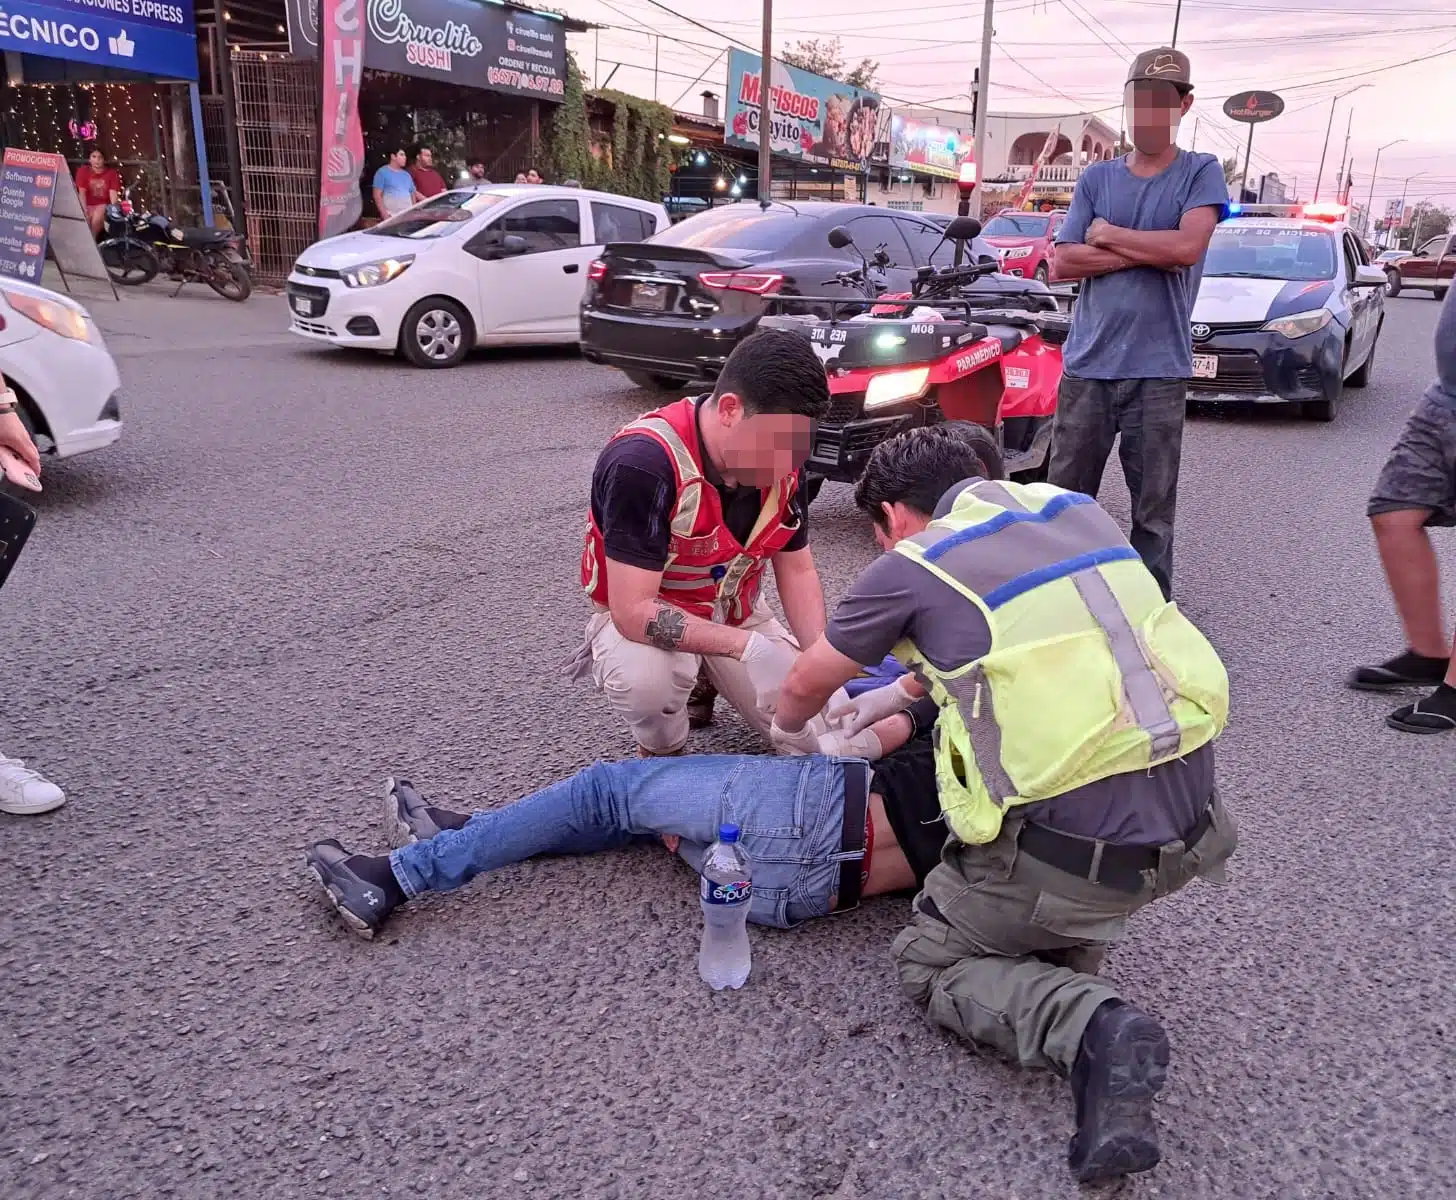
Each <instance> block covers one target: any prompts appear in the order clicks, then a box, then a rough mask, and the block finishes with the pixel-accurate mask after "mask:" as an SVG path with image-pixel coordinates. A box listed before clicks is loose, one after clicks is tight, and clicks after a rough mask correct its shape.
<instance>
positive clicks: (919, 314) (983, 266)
mask: <svg viewBox="0 0 1456 1200" xmlns="http://www.w3.org/2000/svg"><path fill="white" fill-rule="evenodd" d="M979 232H980V222H978V221H976V220H974V219H972V218H969V217H960V218H957V219H956V220H954V221H952V222H951V223H950V226H949V227H948V228H947V230H946V234H945V239H946V240H950V241H960V242H962V243H963V245H964V244H967V243H969V242H970V241H971V240H972V239H973V238H975V237H976V235H977V234H978V233H979ZM829 243H830V245H832V246H834V247H835V248H836V249H845V248H853V249H855V250H857V251H859V254H860V260H861V263H862V265H861V266H860V267H858V268H856V269H854V270H852V271H841V272H839V273H838V274H837V275H836V277H835V278H834V279H833V280H825V281H824V282H825V284H826V285H828V284H830V283H837V284H839V285H840V286H841V287H842V288H858V289H859V290H860V292H861V293H862V298H856V299H843V298H839V297H835V298H832V299H831V298H828V297H802V296H800V297H794V298H793V301H792V304H793V307H794V308H796V309H800V310H802V309H803V308H804V307H806V306H807V307H808V308H809V310H810V311H809V312H808V313H804V312H802V311H799V312H792V313H791V312H783V313H779V314H773V315H770V316H766V317H764V318H763V320H762V321H761V322H760V324H761V325H763V326H766V327H769V328H781V329H784V328H787V329H795V330H798V331H800V332H802V333H804V334H806V335H807V336H808V338H809V341H810V342H811V343H812V344H813V346H814V348H815V351H816V353H818V355H819V357H820V359H821V360H823V362H824V366H825V370H826V372H827V374H828V378H829V392H830V396H831V404H830V409H829V414H828V416H827V417H826V418H825V419H823V420H821V421H820V422H818V424H817V425H816V427H815V432H814V445H813V448H812V450H811V452H810V456H809V461H808V462H807V463H806V465H805V472H806V475H807V476H808V478H809V483H808V490H809V498H810V499H811V500H812V499H813V497H814V495H816V494H817V493H818V490H819V486H820V484H821V482H822V480H823V479H826V478H827V479H835V480H839V481H842V482H852V481H853V480H855V479H857V478H858V477H859V475H860V473H861V472H862V471H863V470H864V465H865V462H866V460H868V458H869V456H870V452H871V451H873V450H874V448H875V447H876V446H878V445H879V444H880V443H881V442H882V441H884V440H885V439H886V438H889V437H892V436H894V435H895V434H897V433H900V432H902V431H903V430H906V429H912V428H915V427H917V426H920V425H932V424H937V423H939V422H942V421H972V422H975V423H976V424H978V425H982V426H985V427H986V428H987V429H989V430H992V431H993V432H994V433H995V435H996V438H997V442H998V444H999V445H1000V446H1001V448H1002V452H1003V454H1004V455H1005V460H1006V471H1007V474H1008V475H1011V476H1013V477H1016V478H1019V479H1021V480H1023V481H1030V480H1035V479H1044V478H1045V477H1046V469H1047V466H1048V463H1049V460H1050V456H1051V435H1052V424H1053V420H1054V417H1055V415H1056V405H1057V388H1058V386H1059V385H1060V383H1061V378H1062V350H1061V347H1062V343H1063V342H1065V341H1066V337H1067V333H1068V331H1069V330H1070V328H1071V320H1070V318H1069V317H1067V316H1066V315H1065V314H1063V313H1061V312H1059V311H1056V301H1055V299H1054V298H1053V297H1052V296H1051V293H1050V292H1049V291H1047V292H1046V297H1045V299H1043V298H1042V296H1041V292H1040V291H1038V292H1037V293H1036V295H1034V296H1031V295H1028V296H1026V297H1025V298H1023V297H1022V296H1019V295H1016V293H1024V292H1026V291H1027V288H1026V284H1027V281H1024V280H1019V279H1018V280H1015V281H1014V284H1015V286H1014V288H1010V289H1008V288H1006V287H1003V286H1001V284H1002V282H1003V281H1004V277H1003V278H1002V280H996V279H994V278H993V277H995V276H996V274H997V271H998V267H999V263H998V262H997V261H996V260H995V259H993V258H990V257H986V258H983V259H982V260H980V261H977V262H972V263H967V264H965V265H962V266H950V267H940V268H937V267H933V266H925V267H921V268H920V269H919V271H918V272H917V273H916V278H915V282H914V286H913V288H912V290H911V291H910V292H909V293H896V294H889V293H887V292H886V291H885V287H884V284H883V283H882V282H881V281H880V280H878V279H876V278H875V273H876V271H877V269H880V268H882V267H883V265H884V261H887V260H885V259H884V257H883V256H882V255H880V254H879V253H878V252H876V254H874V255H871V256H866V255H865V254H864V252H863V251H862V250H860V249H859V247H857V246H855V245H854V241H853V238H852V237H851V236H850V234H849V232H848V231H847V230H845V229H843V228H838V227H836V228H835V229H832V230H830V232H829ZM988 284H989V285H991V286H989V287H988V286H987V285H988ZM1036 286H1037V288H1039V289H1041V291H1045V289H1044V288H1042V286H1041V285H1039V284H1038V285H1036ZM1013 297H1014V298H1013ZM1028 299H1029V300H1030V301H1031V303H1030V304H1027V303H1026V300H1028ZM1008 301H1010V303H1009V304H1008ZM1013 305H1014V306H1013Z"/></svg>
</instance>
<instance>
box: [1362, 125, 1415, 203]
mask: <svg viewBox="0 0 1456 1200" xmlns="http://www.w3.org/2000/svg"><path fill="white" fill-rule="evenodd" d="M1405 140H1406V139H1405V138H1396V139H1395V141H1393V142H1386V143H1385V145H1383V146H1381V147H1380V149H1378V150H1376V151H1375V165H1374V166H1373V167H1371V168H1370V196H1369V198H1368V199H1367V200H1366V201H1365V213H1366V219H1367V220H1369V221H1373V220H1374V219H1375V177H1376V176H1377V175H1378V174H1380V152H1381V150H1389V149H1390V148H1391V147H1392V146H1398V145H1400V144H1401V142H1403V141H1405Z"/></svg>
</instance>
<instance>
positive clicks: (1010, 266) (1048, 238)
mask: <svg viewBox="0 0 1456 1200" xmlns="http://www.w3.org/2000/svg"><path fill="white" fill-rule="evenodd" d="M1066 219H1067V214H1066V211H1065V210H1062V209H1059V210H1057V211H1055V212H1035V213H1032V212H1008V211H1002V212H999V213H997V214H996V215H995V216H994V217H992V218H991V219H990V220H989V221H987V222H986V227H985V229H983V230H982V231H981V237H982V238H983V239H985V240H986V241H987V242H989V243H990V244H991V245H992V246H993V247H995V250H996V253H997V254H998V255H1000V257H1001V271H1002V273H1003V274H1006V275H1017V276H1020V277H1022V278H1025V279H1035V280H1037V281H1038V282H1040V283H1046V281H1047V279H1048V278H1049V277H1050V275H1051V273H1052V268H1051V256H1052V243H1053V242H1055V241H1056V240H1057V234H1058V233H1059V232H1060V231H1061V228H1062V222H1063V221H1065V220H1066Z"/></svg>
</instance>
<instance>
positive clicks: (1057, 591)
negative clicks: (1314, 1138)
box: [772, 423, 1237, 1182]
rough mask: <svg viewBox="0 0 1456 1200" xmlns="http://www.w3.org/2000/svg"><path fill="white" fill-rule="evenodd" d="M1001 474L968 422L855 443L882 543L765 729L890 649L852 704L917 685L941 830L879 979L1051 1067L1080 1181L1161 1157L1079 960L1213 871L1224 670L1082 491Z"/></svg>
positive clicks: (881, 710) (1219, 816) (1138, 1058)
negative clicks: (887, 662)
mask: <svg viewBox="0 0 1456 1200" xmlns="http://www.w3.org/2000/svg"><path fill="white" fill-rule="evenodd" d="M1001 474H1002V471H1001V462H1000V458H999V454H998V453H997V450H996V445H995V443H994V441H992V440H991V438H990V436H989V435H988V434H987V433H986V431H985V430H982V429H979V428H977V427H973V426H964V425H959V424H956V423H953V424H948V425H942V426H929V427H925V428H920V429H914V430H911V431H909V432H907V433H902V434H899V435H898V436H896V437H894V438H891V439H889V440H887V441H885V442H883V443H881V444H880V445H879V446H878V447H876V448H875V450H874V452H873V453H872V454H871V456H870V458H869V461H868V463H867V464H866V466H865V470H864V474H863V476H862V477H861V478H860V481H859V483H858V484H857V486H856V488H855V503H856V504H857V505H858V506H859V507H860V508H861V509H863V510H864V511H865V512H866V513H868V514H869V515H870V517H871V518H872V520H873V521H874V525H875V537H876V538H877V540H878V541H879V543H880V545H881V546H882V547H884V548H885V549H886V550H888V551H890V552H889V553H887V554H885V555H883V556H882V557H881V558H879V559H877V560H876V561H875V562H874V563H872V564H871V565H870V566H869V567H868V568H867V569H866V570H865V571H864V572H863V573H862V574H861V575H860V577H859V579H858V580H856V582H855V583H854V585H853V586H852V587H851V589H850V592H849V594H848V596H847V597H846V598H845V599H844V600H843V601H842V602H841V603H840V604H839V606H838V607H837V609H836V610H835V613H834V617H833V619H832V620H831V621H830V622H829V626H828V629H827V630H826V633H825V636H824V637H823V638H822V639H821V640H820V641H818V642H817V643H815V644H814V645H813V646H811V647H809V648H808V649H807V650H806V651H805V652H804V653H803V654H802V655H800V657H799V660H798V662H797V663H795V665H794V668H793V670H792V671H790V672H789V675H788V678H787V679H785V681H784V683H783V686H782V687H781V688H780V691H779V700H778V705H777V709H776V712H775V717H774V724H773V728H772V736H773V738H774V741H775V743H776V744H777V745H778V746H779V747H780V749H782V750H786V751H789V752H792V751H794V750H798V749H812V748H813V746H812V738H809V737H807V736H806V734H805V730H806V729H807V728H808V726H807V725H806V722H807V721H808V720H809V718H810V717H811V716H813V715H814V714H817V713H818V712H819V711H820V708H821V706H822V705H823V703H824V700H825V698H826V697H828V696H829V695H830V694H831V693H832V692H834V691H835V690H836V689H838V688H840V687H842V686H843V685H844V684H845V682H846V681H847V680H849V679H852V678H853V677H855V676H856V675H857V674H859V672H860V671H861V670H862V668H863V667H865V666H870V665H873V664H879V663H880V662H881V661H882V659H883V658H884V656H885V655H886V654H887V653H889V652H891V651H892V650H893V651H894V653H895V657H896V658H898V659H899V660H900V661H901V662H904V663H905V664H906V665H908V666H910V667H911V668H912V670H913V671H914V672H915V674H916V675H917V676H918V683H914V684H911V683H908V682H902V683H897V684H895V685H893V686H891V687H885V688H880V689H876V690H874V691H870V692H867V693H864V695H862V696H860V697H858V698H856V699H855V700H854V701H853V706H854V707H856V708H858V709H861V710H863V711H862V712H861V713H860V720H870V719H874V720H884V719H885V715H886V709H887V707H888V706H892V705H894V704H906V705H908V704H909V703H911V701H912V697H913V695H914V694H915V693H916V692H918V691H920V690H921V688H922V687H923V686H926V685H928V687H929V689H930V693H931V695H932V697H933V698H934V700H935V701H936V703H937V705H938V706H939V715H938V717H937V720H936V728H935V758H936V762H935V776H934V777H935V780H936V785H937V795H936V797H935V798H934V799H933V800H931V801H930V803H931V804H933V805H934V808H935V811H936V812H937V814H939V813H941V812H943V813H944V819H945V823H946V826H947V828H948V831H949V836H948V838H947V841H946V844H945V848H944V852H943V854H942V856H941V861H940V862H939V863H937V864H936V865H935V866H934V867H933V868H932V869H931V870H930V872H929V874H928V875H927V876H926V878H925V883H924V886H923V888H922V889H921V891H920V893H919V895H918V896H917V897H916V899H915V905H914V923H913V924H912V925H911V926H910V928H908V929H906V930H905V931H904V932H902V933H901V934H900V936H899V937H898V938H896V940H895V944H894V946H893V948H892V954H893V956H894V959H895V963H896V966H897V969H898V971H899V975H900V982H901V986H902V987H903V989H904V991H905V993H906V995H907V996H909V997H910V998H911V999H912V1000H914V1001H915V1002H916V1003H918V1004H923V1005H925V1007H926V1010H927V1015H928V1016H929V1018H930V1019H931V1020H932V1021H934V1022H935V1023H936V1024H938V1025H941V1026H944V1027H945V1028H947V1029H950V1030H952V1031H953V1032H955V1033H957V1034H959V1035H961V1036H962V1037H965V1038H967V1039H969V1040H971V1041H973V1042H975V1043H976V1044H978V1045H980V1046H984V1047H986V1048H988V1049H991V1050H995V1051H998V1052H1000V1053H1001V1054H1003V1055H1005V1056H1007V1057H1009V1058H1011V1059H1013V1060H1015V1061H1018V1062H1020V1063H1021V1064H1022V1065H1024V1066H1042V1067H1050V1068H1052V1069H1053V1070H1055V1071H1058V1072H1060V1073H1062V1074H1063V1075H1065V1076H1067V1077H1068V1078H1069V1079H1070V1082H1071V1087H1072V1094H1073V1098H1074V1101H1075V1105H1076V1134H1075V1136H1074V1137H1073V1138H1072V1141H1071V1145H1070V1148H1069V1151H1068V1163H1069V1165H1070V1167H1071V1169H1072V1171H1073V1173H1074V1174H1075V1175H1076V1177H1077V1178H1078V1179H1079V1180H1081V1181H1084V1182H1085V1181H1092V1180H1099V1179H1107V1178H1112V1177H1116V1176H1119V1175H1125V1174H1129V1173H1132V1172H1135V1171H1145V1170H1148V1169H1149V1168H1151V1167H1152V1166H1154V1165H1155V1164H1156V1163H1157V1162H1158V1161H1159V1158H1160V1156H1161V1151H1160V1150H1159V1147H1158V1141H1157V1131H1156V1127H1155V1125H1154V1122H1153V1110H1152V1102H1153V1097H1154V1096H1155V1095H1156V1093H1157V1092H1158V1090H1159V1089H1160V1088H1161V1087H1162V1085H1163V1083H1164V1080H1165V1077H1166V1073H1167V1066H1168V1061H1169V1047H1168V1038H1167V1035H1166V1034H1165V1033H1164V1031H1163V1029H1162V1027H1161V1026H1160V1025H1159V1024H1158V1022H1157V1021H1156V1020H1154V1019H1153V1018H1152V1017H1151V1016H1149V1015H1148V1014H1146V1013H1144V1012H1143V1011H1142V1010H1141V1009H1139V1008H1137V1007H1135V1006H1134V1005H1132V1004H1129V1003H1127V1002H1125V1001H1124V1000H1123V999H1122V998H1121V996H1119V994H1118V991H1117V989H1116V988H1115V987H1114V986H1113V985H1112V984H1111V983H1110V982H1108V981H1107V980H1106V979H1103V978H1102V977H1101V976H1099V975H1098V973H1097V972H1098V969H1099V967H1100V965H1101V963H1102V959H1103V956H1104V954H1105V952H1106V950H1107V947H1108V946H1109V945H1110V944H1111V943H1113V942H1115V941H1117V940H1118V939H1119V938H1120V937H1121V936H1122V934H1123V932H1124V930H1125V928H1126V924H1127V920H1128V917H1129V916H1131V914H1132V913H1134V912H1136V911H1137V910H1138V909H1140V908H1142V907H1144V906H1145V905H1147V904H1148V903H1149V902H1151V901H1153V900H1157V899H1161V898H1162V897H1164V896H1166V895H1168V894H1169V893H1171V892H1174V891H1176V890H1178V889H1179V888H1181V887H1182V886H1183V885H1184V884H1186V883H1187V882H1188V881H1189V880H1191V879H1193V878H1195V877H1199V876H1201V877H1204V878H1210V879H1218V880H1221V879H1222V877H1223V863H1224V861H1225V860H1226V859H1227V858H1228V857H1229V856H1230V855H1231V854H1232V853H1233V851H1234V848H1235V845H1236V842H1237V831H1236V829H1235V827H1234V823H1233V820H1232V818H1231V817H1230V815H1229V813H1228V812H1227V810H1226V809H1224V808H1223V807H1222V806H1221V805H1220V803H1219V801H1218V796H1217V792H1216V790H1215V786H1214V764H1213V747H1212V742H1213V739H1214V738H1215V737H1216V736H1217V735H1218V733H1219V732H1220V731H1221V730H1222V729H1223V726H1224V722H1225V720H1226V719H1227V715H1228V676H1227V674H1226V672H1225V670H1224V667H1223V664H1222V663H1221V662H1220V661H1219V658H1218V655H1217V654H1216V653H1215V652H1214V649H1213V647H1212V646H1210V645H1209V643H1208V641H1207V640H1206V639H1205V638H1204V636H1203V635H1202V634H1201V633H1200V632H1199V631H1198V630H1197V629H1196V628H1195V627H1194V626H1193V625H1192V624H1191V623H1190V622H1189V621H1188V620H1187V619H1186V618H1185V617H1184V616H1183V615H1182V614H1181V613H1180V612H1179V611H1178V609H1177V606H1176V605H1174V604H1171V603H1168V602H1166V601H1165V600H1164V597H1163V593H1162V591H1161V589H1160V587H1159V584H1158V581H1157V579H1156V578H1155V577H1154V576H1153V575H1152V573H1151V572H1150V571H1149V569H1148V567H1147V566H1146V565H1145V564H1144V563H1143V561H1142V560H1141V559H1140V558H1139V556H1138V554H1137V552H1136V551H1135V550H1134V549H1133V548H1132V546H1130V545H1129V544H1128V541H1127V539H1126V538H1125V537H1124V536H1123V534H1122V531H1121V530H1120V529H1119V528H1118V526H1117V524H1116V522H1115V521H1113V519H1112V518H1111V517H1110V516H1108V514H1107V513H1105V512H1104V511H1103V510H1102V509H1101V508H1099V507H1098V506H1097V504H1096V502H1095V501H1093V500H1092V498H1091V497H1089V496H1085V495H1082V494H1080V493H1076V492H1068V491H1064V490H1063V489H1061V488H1057V487H1054V486H1052V485H1051V484H1044V483H1043V484H1028V485H1025V486H1021V485H1017V484H1013V483H1008V482H1003V481H1001V479H1000V476H1001ZM854 727H855V721H854V720H852V719H851V720H850V721H848V722H847V723H846V724H845V725H844V726H843V728H844V729H845V730H846V731H849V730H852V729H853V728H854ZM922 802H924V801H922Z"/></svg>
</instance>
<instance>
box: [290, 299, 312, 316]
mask: <svg viewBox="0 0 1456 1200" xmlns="http://www.w3.org/2000/svg"><path fill="white" fill-rule="evenodd" d="M293 311H294V312H296V313H297V314H298V315H299V316H300V317H311V316H313V301H312V300H309V299H307V298H305V297H303V296H295V297H294V298H293Z"/></svg>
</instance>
